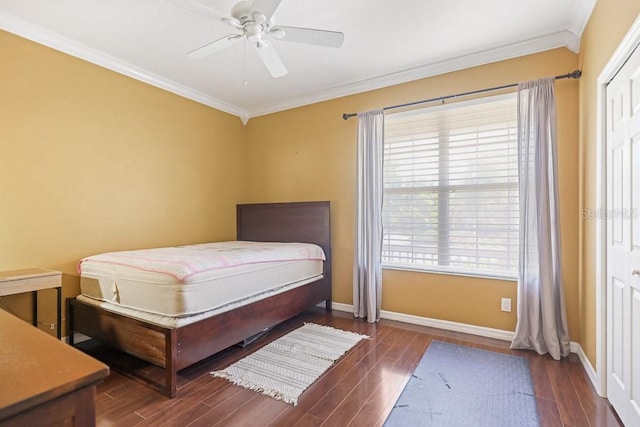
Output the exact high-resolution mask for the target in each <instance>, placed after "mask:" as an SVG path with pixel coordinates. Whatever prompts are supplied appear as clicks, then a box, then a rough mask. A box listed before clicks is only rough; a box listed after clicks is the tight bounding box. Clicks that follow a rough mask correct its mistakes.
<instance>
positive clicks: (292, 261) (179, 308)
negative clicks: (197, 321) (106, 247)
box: [78, 241, 325, 317]
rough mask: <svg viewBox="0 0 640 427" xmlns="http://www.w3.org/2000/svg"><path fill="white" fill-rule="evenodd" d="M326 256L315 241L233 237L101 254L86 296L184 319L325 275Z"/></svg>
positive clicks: (85, 284)
mask: <svg viewBox="0 0 640 427" xmlns="http://www.w3.org/2000/svg"><path fill="white" fill-rule="evenodd" d="M324 260H325V255H324V252H323V251H322V249H321V248H320V247H319V246H317V245H314V244H308V243H272V242H246V241H231V242H217V243H206V244H199V245H189V246H177V247H168V248H156V249H143V250H135V251H122V252H109V253H103V254H99V255H93V256H89V257H86V258H84V259H82V260H81V261H80V262H79V263H78V272H79V273H80V275H81V280H80V290H81V294H82V295H83V296H85V297H88V298H90V299H93V300H96V301H103V302H107V303H109V304H110V305H114V306H120V307H126V308H130V309H135V310H141V311H143V312H148V313H152V314H158V315H162V316H173V317H184V316H191V315H194V314H201V313H205V312H208V311H211V310H219V309H221V308H224V307H227V306H232V305H237V304H238V303H241V302H242V301H243V300H252V301H254V300H256V298H259V297H260V296H261V295H265V297H266V296H269V295H270V294H272V293H273V292H275V291H278V290H281V289H283V288H284V287H290V286H295V285H297V284H303V283H309V282H310V281H313V280H316V279H319V278H321V277H322V273H323V261H324Z"/></svg>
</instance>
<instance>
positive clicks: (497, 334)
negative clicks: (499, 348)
mask: <svg viewBox="0 0 640 427" xmlns="http://www.w3.org/2000/svg"><path fill="white" fill-rule="evenodd" d="M331 307H333V309H334V310H338V311H346V312H350V313H353V306H352V305H350V304H342V303H339V302H334V303H332V304H331ZM380 318H381V319H388V320H396V321H398V322H405V323H411V324H413V325H421V326H429V327H431V328H438V329H444V330H447V331H455V332H462V333H465V334H471V335H478V336H481V337H488V338H496V339H499V340H504V341H511V339H512V338H513V332H511V331H503V330H500V329H493V328H487V327H484V326H476V325H469V324H467V323H458V322H452V321H450V320H440V319H432V318H429V317H421V316H414V315H413V314H405V313H397V312H394V311H387V310H382V311H381V312H380Z"/></svg>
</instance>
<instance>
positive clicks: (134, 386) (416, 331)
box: [96, 310, 621, 427]
mask: <svg viewBox="0 0 640 427" xmlns="http://www.w3.org/2000/svg"><path fill="white" fill-rule="evenodd" d="M304 322H314V323H318V324H323V325H329V326H334V327H337V328H341V329H344V330H351V331H354V332H359V333H363V334H367V335H369V336H370V337H371V339H370V340H365V341H362V342H360V343H359V344H358V345H357V346H356V347H354V349H352V350H351V351H349V352H348V353H347V354H346V355H345V356H343V357H342V358H341V359H340V360H339V361H338V362H337V363H336V364H334V365H333V366H332V367H331V368H330V369H329V370H328V371H327V372H326V373H325V374H324V375H323V376H322V377H321V378H320V379H319V380H318V381H317V382H316V383H315V384H314V385H312V386H311V387H310V388H309V389H308V390H307V391H306V392H305V393H304V394H303V395H302V396H301V398H300V400H299V403H298V406H297V407H294V406H292V405H288V404H286V403H282V402H280V401H277V400H274V399H272V398H269V397H266V396H263V395H261V394H258V393H255V392H252V391H250V390H246V389H244V388H241V387H238V386H234V385H232V384H230V383H229V382H228V381H226V380H223V379H220V378H213V377H212V376H211V375H210V374H209V372H210V371H212V370H217V369H221V368H223V367H226V366H227V365H229V364H231V363H233V362H235V361H236V360H238V359H240V358H242V357H244V356H245V355H247V354H249V353H251V352H252V351H254V350H255V349H257V348H259V347H261V346H262V345H264V344H266V343H267V342H270V341H271V340H273V339H276V338H278V337H279V336H281V335H283V334H285V333H287V332H289V331H291V330H293V329H295V328H296V327H298V326H300V325H302V324H303V323H304ZM432 340H440V341H446V342H450V343H455V344H462V345H466V346H469V347H475V348H481V349H485V350H491V351H497V352H502V353H508V354H513V355H518V356H523V357H526V358H527V359H528V360H529V362H530V365H531V371H532V374H533V382H534V387H535V391H536V398H537V402H538V410H539V414H540V417H541V421H542V424H543V425H544V426H580V427H582V426H620V425H621V423H620V421H619V420H618V418H617V416H616V415H615V413H614V412H613V410H612V409H611V407H610V406H609V404H608V401H607V400H606V399H602V398H600V397H598V396H597V394H596V393H595V391H594V390H593V388H592V387H591V384H590V382H589V379H588V378H587V375H586V374H585V372H584V370H583V368H582V365H581V364H580V362H579V360H578V358H577V357H576V355H575V354H572V355H571V356H570V357H569V358H566V359H564V360H562V361H559V362H558V361H554V360H553V359H551V358H550V357H548V356H539V355H537V354H534V353H532V352H528V351H513V350H510V349H509V343H507V342H505V341H500V340H494V339H490V338H481V337H476V336H473V335H466V334H461V333H455V332H449V331H442V330H439V329H433V328H427V327H422V326H415V325H409V324H404V323H400V322H393V321H386V320H382V321H380V323H379V324H369V323H366V322H364V321H358V320H353V318H352V316H351V315H349V314H348V313H340V312H335V311H334V313H333V314H332V315H331V314H326V313H324V311H321V310H318V311H314V312H306V313H303V314H301V315H299V316H298V317H296V318H294V319H291V320H289V321H287V322H285V323H283V324H281V325H279V326H278V327H276V328H275V329H274V330H272V331H271V332H270V333H269V335H268V336H267V337H265V338H263V339H262V340H260V341H259V342H257V343H254V344H252V345H251V346H248V347H245V348H241V347H233V348H231V349H228V350H225V351H223V352H221V353H219V354H218V355H216V356H213V357H211V358H209V359H206V360H204V361H202V362H200V363H198V364H196V365H193V366H191V367H189V368H187V369H185V370H183V371H180V373H179V374H180V382H179V390H178V395H177V397H176V398H175V399H168V398H165V397H163V396H162V395H160V394H159V393H157V392H155V391H153V390H151V389H149V388H148V387H146V386H144V385H142V384H140V383H138V382H136V381H133V380H131V379H128V378H126V377H124V376H123V375H121V374H119V373H118V372H117V371H114V370H112V373H111V374H110V376H109V378H108V379H107V380H106V381H105V382H104V383H102V384H101V385H99V386H98V392H97V397H96V407H97V424H98V425H99V426H134V425H135V426H181V427H182V426H187V425H188V426H214V425H216V426H218V425H219V426H222V425H225V426H319V425H324V426H380V425H382V424H383V423H384V420H385V419H386V417H387V415H388V414H389V412H390V411H391V409H392V407H393V404H394V403H395V401H396V399H397V398H398V396H399V395H400V392H401V391H402V389H403V388H404V385H405V384H406V382H407V381H408V379H409V377H410V375H411V373H412V372H413V369H414V368H415V367H416V365H417V364H418V362H419V361H420V359H421V358H422V355H423V354H424V352H425V350H426V348H427V347H428V346H429V343H430V342H431V341H432ZM145 369H148V370H149V372H150V374H152V373H153V372H152V370H153V369H155V368H153V367H147V368H145Z"/></svg>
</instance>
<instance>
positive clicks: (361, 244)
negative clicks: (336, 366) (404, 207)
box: [353, 110, 384, 322]
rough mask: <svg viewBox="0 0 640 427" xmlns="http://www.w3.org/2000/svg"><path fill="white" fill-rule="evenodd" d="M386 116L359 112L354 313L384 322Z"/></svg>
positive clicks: (380, 112)
mask: <svg viewBox="0 0 640 427" xmlns="http://www.w3.org/2000/svg"><path fill="white" fill-rule="evenodd" d="M383 148H384V113H383V111H382V110H376V111H369V112H366V113H358V167H357V182H358V188H357V206H356V242H355V254H354V265H353V312H354V315H355V316H356V317H361V318H365V319H367V321H368V322H376V321H378V320H379V319H380V305H381V293H382V267H381V257H382V157H383Z"/></svg>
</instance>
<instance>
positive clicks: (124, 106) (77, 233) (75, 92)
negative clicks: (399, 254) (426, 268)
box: [0, 32, 580, 340]
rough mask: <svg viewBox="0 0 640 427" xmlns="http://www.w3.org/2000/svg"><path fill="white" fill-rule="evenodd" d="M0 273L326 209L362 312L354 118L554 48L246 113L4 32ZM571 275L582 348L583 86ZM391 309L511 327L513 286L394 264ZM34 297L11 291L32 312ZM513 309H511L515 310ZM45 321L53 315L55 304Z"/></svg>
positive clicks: (573, 62) (566, 196)
mask: <svg viewBox="0 0 640 427" xmlns="http://www.w3.org/2000/svg"><path fill="white" fill-rule="evenodd" d="M0 58H1V59H2V63H3V66H2V67H0V99H2V101H1V102H0V159H2V164H3V167H2V168H0V194H2V199H1V200H2V202H1V203H2V204H1V205H0V236H2V239H0V269H2V270H8V269H18V268H26V267H31V266H36V267H43V268H51V269H57V270H62V271H63V272H64V296H65V297H70V296H74V295H76V294H77V293H78V278H77V274H76V273H75V264H76V262H77V261H78V260H79V259H80V258H82V257H84V256H87V255H90V254H93V253H97V252H102V251H109V250H119V249H134V248H142V247H152V246H162V245H173V244H185V243H195V242H202V241H210V240H219V239H229V238H232V237H233V236H234V224H235V221H234V212H235V204H236V203H238V202H270V201H304V200H330V201H331V204H332V237H333V255H334V264H333V268H334V271H333V274H334V276H333V277H334V299H335V301H337V302H341V303H347V304H351V303H352V290H351V286H352V285H351V269H352V260H353V257H352V253H353V216H354V206H355V156H356V153H355V152H356V150H355V141H356V128H357V121H356V120H355V119H351V120H349V121H346V122H345V121H343V120H342V118H341V115H342V113H344V112H354V111H365V110H368V109H372V108H379V107H381V106H385V105H393V104H397V103H403V102H407V101H413V100H418V99H423V98H430V97H435V96H440V95H448V94H452V93H458V92H464V91H469V90H475V89H480V88H485V87H490V86H497V85H502V84H507V83H513V82H519V81H525V80H528V79H534V78H539V77H544V76H549V75H555V74H563V73H566V72H568V71H571V70H573V69H575V68H577V66H578V60H577V59H578V58H577V56H576V55H574V54H572V53H571V52H569V51H568V50H566V49H557V50H553V51H549V52H545V53H540V54H536V55H531V56H528V57H524V58H518V59H513V60H509V61H503V62H500V63H495V64H490V65H485V66H480V67H476V68H472V69H468V70H463V71H459V72H455V73H448V74H445V75H441V76H436V77H432V78H428V79H423V80H419V81H415V82H410V83H406V84H402V85H397V86H394V87H389V88H385V89H380V90H375V91H371V92H367V93H363V94H357V95H353V96H348V97H344V98H339V99H335V100H331V101H327V102H323V103H318V104H314V105H310V106H306V107H301V108H296V109H293V110H289V111H284V112H281V113H276V114H271V115H268V116H263V117H257V118H254V119H251V120H250V121H249V123H248V125H247V126H246V127H242V125H241V122H240V120H239V119H238V118H236V117H233V116H230V115H227V114H224V113H221V112H219V111H216V110H213V109H211V108H208V107H205V106H202V105H198V104H196V103H194V102H191V101H188V100H185V99H183V98H180V97H178V96H175V95H173V94H170V93H167V92H165V91H163V90H160V89H157V88H153V87H150V86H148V85H146V84H144V83H141V82H138V81H135V80H132V79H129V78H127V77H124V76H121V75H118V74H116V73H113V72H111V71H108V70H105V69H102V68H100V67H98V66H95V65H92V64H89V63H86V62H84V61H81V60H78V59H75V58H72V57H69V56H67V55H64V54H62V53H59V52H55V51H53V50H51V49H48V48H45V47H42V46H40V45H37V44H34V43H31V42H28V41H26V40H23V39H21V38H19V37H16V36H13V35H10V34H8V33H4V32H0ZM556 91H557V101H558V114H559V146H560V148H559V162H560V164H561V168H560V197H561V206H560V207H561V221H562V233H563V252H564V259H563V267H564V271H565V294H566V300H567V307H568V317H569V326H570V332H571V335H572V338H573V339H574V340H578V339H579V334H580V327H579V317H580V312H579V300H578V255H577V254H578V221H579V217H578V215H577V214H576V213H577V212H578V191H577V189H578V164H577V162H576V161H575V159H576V158H577V155H578V125H577V123H578V83H577V82H576V81H569V80H561V81H558V82H557V85H556ZM383 280H384V291H383V309H385V310H390V311H395V312H402V313H407V314H413V315H418V316H425V317H432V318H438V319H444V320H451V321H455V322H462V323H470V324H475V325H479V326H486V327H491V328H497V329H503V330H513V328H514V326H515V311H514V312H512V313H509V314H508V313H503V312H501V311H500V298H501V297H510V298H512V299H513V300H514V303H515V298H516V286H515V283H514V282H509V281H500V280H489V279H475V278H465V277H459V276H447V275H434V274H425V273H415V272H406V271H391V270H388V271H385V272H384V276H383ZM27 302H28V301H27V300H26V299H25V298H21V297H11V298H6V297H5V298H2V300H0V304H1V305H6V306H9V307H10V308H12V309H13V310H14V311H18V312H19V314H21V315H22V316H23V317H25V318H29V316H30V313H29V312H28V308H29V306H28V304H27ZM514 307H515V304H514ZM41 317H42V320H43V321H45V322H51V321H53V319H54V313H53V310H52V307H51V306H47V307H44V308H43V313H41Z"/></svg>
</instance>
